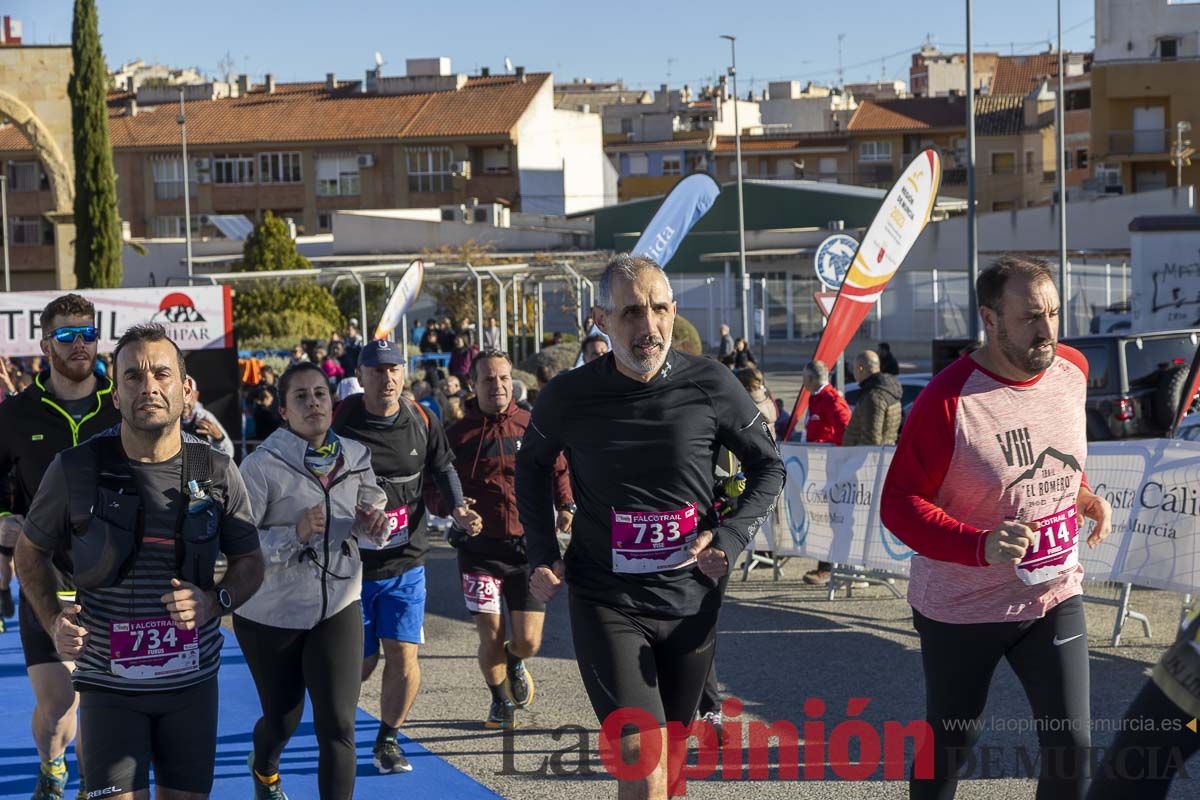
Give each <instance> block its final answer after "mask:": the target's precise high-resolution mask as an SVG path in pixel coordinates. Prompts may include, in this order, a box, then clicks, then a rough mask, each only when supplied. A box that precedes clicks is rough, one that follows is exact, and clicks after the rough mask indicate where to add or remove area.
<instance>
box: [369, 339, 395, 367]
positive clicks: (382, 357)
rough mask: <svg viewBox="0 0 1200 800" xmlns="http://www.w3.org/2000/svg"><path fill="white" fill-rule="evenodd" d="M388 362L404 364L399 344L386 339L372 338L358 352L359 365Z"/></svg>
mask: <svg viewBox="0 0 1200 800" xmlns="http://www.w3.org/2000/svg"><path fill="white" fill-rule="evenodd" d="M390 364H400V365H401V366H403V365H404V354H403V353H402V352H400V345H398V344H397V343H396V342H389V341H388V340H387V339H372V340H371V341H370V342H368V343H367V345H366V346H365V347H363V349H362V351H361V352H360V353H359V354H358V365H359V366H360V367H381V366H385V365H390Z"/></svg>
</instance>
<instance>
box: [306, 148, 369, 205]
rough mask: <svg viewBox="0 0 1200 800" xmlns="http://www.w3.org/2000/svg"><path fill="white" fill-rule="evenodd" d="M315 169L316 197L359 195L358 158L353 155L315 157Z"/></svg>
mask: <svg viewBox="0 0 1200 800" xmlns="http://www.w3.org/2000/svg"><path fill="white" fill-rule="evenodd" d="M316 169H317V195H318V196H320V197H341V196H347V195H356V194H358V193H359V191H360V189H361V186H360V184H359V177H358V157H357V156H356V155H354V154H353V153H345V154H340V155H324V156H317V167H316Z"/></svg>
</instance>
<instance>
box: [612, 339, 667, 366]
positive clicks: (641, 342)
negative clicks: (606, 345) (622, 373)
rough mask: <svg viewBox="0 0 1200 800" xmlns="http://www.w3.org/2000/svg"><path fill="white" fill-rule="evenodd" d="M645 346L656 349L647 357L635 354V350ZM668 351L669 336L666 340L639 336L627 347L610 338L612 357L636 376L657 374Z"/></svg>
mask: <svg viewBox="0 0 1200 800" xmlns="http://www.w3.org/2000/svg"><path fill="white" fill-rule="evenodd" d="M646 345H656V346H657V349H655V350H654V351H653V352H651V353H650V354H649V355H640V354H639V353H637V351H636V349H635V348H637V347H640V346H646ZM670 349H671V337H670V335H668V336H667V338H666V339H663V338H662V337H661V336H654V335H650V336H640V337H638V338H637V339H634V340H633V341H632V342H631V343H630V344H629V345H628V346H626V344H625V343H624V342H618V341H617V337H615V336H614V337H612V353H613V355H614V356H615V357H616V358H617V360H618V361H620V362H621V363H622V364H624V365H625V367H626V368H627V369H629V370H630V371H632V372H634V373H636V374H638V375H650V374H653V373H655V372H658V370H659V369H661V368H662V365H663V362H665V361H666V360H667V351H668V350H670Z"/></svg>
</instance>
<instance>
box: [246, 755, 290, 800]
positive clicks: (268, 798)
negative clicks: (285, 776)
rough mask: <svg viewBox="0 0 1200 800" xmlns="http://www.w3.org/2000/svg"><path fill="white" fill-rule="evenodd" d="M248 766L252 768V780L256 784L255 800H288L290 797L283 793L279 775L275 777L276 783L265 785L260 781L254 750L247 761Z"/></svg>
mask: <svg viewBox="0 0 1200 800" xmlns="http://www.w3.org/2000/svg"><path fill="white" fill-rule="evenodd" d="M246 765H247V766H249V767H250V779H251V780H252V781H253V782H254V800H288V796H287V795H286V794H284V792H283V781H281V780H280V779H279V776H278V775H276V776H275V782H274V783H263V782H262V781H260V780H259V779H258V773H257V772H255V771H254V751H253V750H251V751H250V757H249V758H247V759H246Z"/></svg>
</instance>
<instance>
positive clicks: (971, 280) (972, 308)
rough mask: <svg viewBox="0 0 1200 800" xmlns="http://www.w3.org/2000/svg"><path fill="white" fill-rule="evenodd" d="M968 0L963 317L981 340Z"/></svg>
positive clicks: (976, 340)
mask: <svg viewBox="0 0 1200 800" xmlns="http://www.w3.org/2000/svg"><path fill="white" fill-rule="evenodd" d="M973 27H974V26H973V24H972V22H971V0H967V282H968V284H969V285H968V286H967V297H968V298H969V299H970V302H969V304H968V306H967V317H968V318H969V321H970V326H969V327H968V330H969V331H970V336H971V341H972V342H974V343H975V344H982V343H983V330H982V329H981V328H980V326H979V298H978V297H977V296H976V295H975V282H976V281H977V280H979V245H978V243H977V242H976V241H975V237H976V234H977V232H978V227H977V225H976V219H975V48H974V46H973V45H972V43H971V30H972V28H973Z"/></svg>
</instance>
